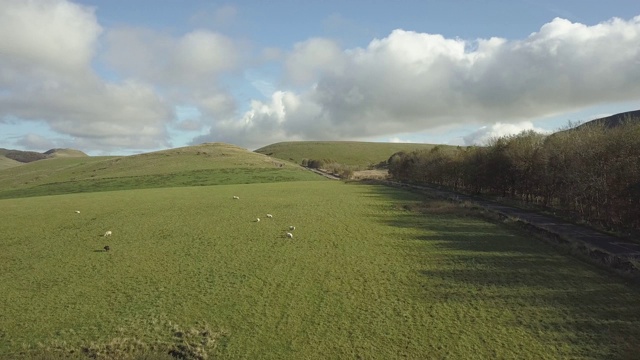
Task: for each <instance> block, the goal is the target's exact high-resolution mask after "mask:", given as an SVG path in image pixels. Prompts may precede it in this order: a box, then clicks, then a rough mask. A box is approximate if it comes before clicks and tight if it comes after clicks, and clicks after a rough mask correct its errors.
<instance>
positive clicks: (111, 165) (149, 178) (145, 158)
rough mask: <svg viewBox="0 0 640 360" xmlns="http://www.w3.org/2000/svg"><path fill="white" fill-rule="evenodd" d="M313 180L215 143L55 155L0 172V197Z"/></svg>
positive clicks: (285, 165) (292, 167)
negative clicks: (97, 154)
mask: <svg viewBox="0 0 640 360" xmlns="http://www.w3.org/2000/svg"><path fill="white" fill-rule="evenodd" d="M297 180H318V176H317V175H314V174H312V173H310V172H308V171H306V170H304V169H302V168H300V167H299V166H297V165H295V164H291V163H289V162H284V161H280V160H275V159H272V158H270V157H268V156H264V155H261V154H256V153H253V152H251V151H248V150H246V149H243V148H240V147H237V146H234V145H228V144H221V143H213V144H202V145H198V146H189V147H183V148H176V149H170V150H163V151H157V152H151V153H145V154H140V155H132V156H120V157H114V156H110V157H81V158H74V157H56V158H50V159H46V160H42V161H36V162H32V163H28V164H24V165H22V166H18V167H13V168H9V169H5V170H3V171H1V172H0V198H11V197H24V196H39V195H54V194H65V193H76V192H93V191H108V190H123V189H137V188H158V187H174V186H201V185H217V184H247V183H256V182H277V181H297Z"/></svg>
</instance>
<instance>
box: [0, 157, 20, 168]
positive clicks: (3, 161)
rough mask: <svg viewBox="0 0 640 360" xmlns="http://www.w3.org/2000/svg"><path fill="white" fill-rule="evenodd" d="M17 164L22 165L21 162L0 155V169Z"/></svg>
mask: <svg viewBox="0 0 640 360" xmlns="http://www.w3.org/2000/svg"><path fill="white" fill-rule="evenodd" d="M18 165H22V163H21V162H19V161H15V160H13V159H9V158H7V157H4V156H0V170H4V169H8V168H11V167H14V166H18Z"/></svg>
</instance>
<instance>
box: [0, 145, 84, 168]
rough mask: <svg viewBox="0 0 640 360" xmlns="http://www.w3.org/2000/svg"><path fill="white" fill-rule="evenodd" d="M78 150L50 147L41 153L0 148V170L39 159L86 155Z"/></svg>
mask: <svg viewBox="0 0 640 360" xmlns="http://www.w3.org/2000/svg"><path fill="white" fill-rule="evenodd" d="M87 156H89V155H87V154H85V153H84V152H82V151H80V150H74V149H51V150H48V151H45V152H43V153H39V152H36V151H24V150H13V149H4V148H0V170H2V169H7V168H10V167H14V166H18V165H21V164H25V163H30V162H34V161H39V160H45V159H51V158H56V157H87Z"/></svg>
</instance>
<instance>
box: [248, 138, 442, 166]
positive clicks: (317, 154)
mask: <svg viewBox="0 0 640 360" xmlns="http://www.w3.org/2000/svg"><path fill="white" fill-rule="evenodd" d="M435 146H438V145H435V144H414V143H377V142H360V141H297V142H280V143H275V144H271V145H268V146H265V147H263V148H260V149H257V150H256V152H257V153H260V154H265V155H269V156H272V157H275V158H278V159H283V160H288V161H292V162H295V163H297V164H300V163H301V162H302V159H315V160H332V161H335V162H338V163H340V164H345V165H353V166H361V167H367V166H370V165H375V164H378V163H380V162H381V161H386V160H387V159H389V157H390V156H391V155H393V154H395V153H396V152H398V151H413V150H418V149H431V148H433V147H435ZM439 146H447V147H448V146H449V145H439ZM451 147H453V146H451Z"/></svg>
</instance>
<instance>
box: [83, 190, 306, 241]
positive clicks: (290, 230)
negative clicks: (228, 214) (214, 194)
mask: <svg viewBox="0 0 640 360" xmlns="http://www.w3.org/2000/svg"><path fill="white" fill-rule="evenodd" d="M233 199H234V200H240V197H239V196H236V195H234V196H233ZM75 213H76V214H80V210H76V211H75ZM267 218H269V219H273V215H271V214H267ZM256 222H260V218H256ZM295 229H296V227H295V226H293V225H291V226H289V231H288V232H286V233H285V236H286V237H288V238H289V239H293V233H292V231H293V230H295ZM112 234H113V233H112V232H111V230H108V231H106V232H105V233H104V235H102V237H105V238H106V237H109V236H111V235H112ZM103 249H104V251H109V250H111V248H110V247H109V245H105V247H104V248H103Z"/></svg>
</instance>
